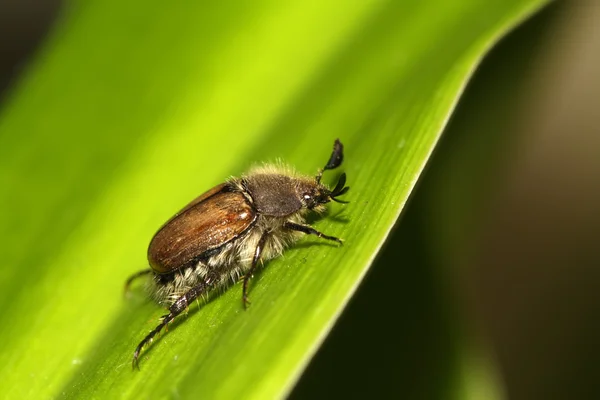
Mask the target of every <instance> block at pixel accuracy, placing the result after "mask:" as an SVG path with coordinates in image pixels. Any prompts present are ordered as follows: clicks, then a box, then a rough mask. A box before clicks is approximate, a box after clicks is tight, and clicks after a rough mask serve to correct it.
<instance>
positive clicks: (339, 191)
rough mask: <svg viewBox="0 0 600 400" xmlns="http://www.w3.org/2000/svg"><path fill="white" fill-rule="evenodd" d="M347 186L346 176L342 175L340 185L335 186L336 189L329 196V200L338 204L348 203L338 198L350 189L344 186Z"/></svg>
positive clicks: (339, 180)
mask: <svg viewBox="0 0 600 400" xmlns="http://www.w3.org/2000/svg"><path fill="white" fill-rule="evenodd" d="M345 184H346V174H345V173H343V174H342V175H340V179H338V183H337V184H336V185H335V188H333V190H332V191H331V194H329V198H330V199H331V200H333V201H335V202H337V203H348V202H347V201H343V200H338V199H337V198H336V197H338V196H341V195H343V194H345V193H346V192H347V191H348V190H350V188H349V187H348V186H345V187H344V185H345Z"/></svg>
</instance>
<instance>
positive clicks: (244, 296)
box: [242, 233, 269, 309]
mask: <svg viewBox="0 0 600 400" xmlns="http://www.w3.org/2000/svg"><path fill="white" fill-rule="evenodd" d="M268 237H269V234H268V233H263V235H262V236H261V237H260V240H259V241H258V244H257V245H256V250H254V257H253V258H252V265H251V266H250V269H249V270H248V272H246V275H244V283H243V285H242V303H244V309H247V308H248V305H249V304H250V300H248V283H249V282H250V278H252V274H254V271H256V267H257V266H258V260H260V255H261V254H262V251H263V250H264V248H265V243H266V242H267V238H268Z"/></svg>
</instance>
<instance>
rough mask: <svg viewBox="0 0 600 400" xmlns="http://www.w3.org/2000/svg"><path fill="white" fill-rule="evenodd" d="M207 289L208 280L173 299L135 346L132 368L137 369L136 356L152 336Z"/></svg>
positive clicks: (151, 339) (208, 286) (208, 285)
mask: <svg viewBox="0 0 600 400" xmlns="http://www.w3.org/2000/svg"><path fill="white" fill-rule="evenodd" d="M209 289H210V284H209V283H208V282H201V283H199V284H198V285H196V286H194V287H193V288H191V289H190V290H188V291H187V292H185V294H184V295H183V296H181V297H180V298H178V299H177V300H176V301H175V303H173V304H172V305H171V307H169V313H168V314H166V315H163V316H162V317H161V321H160V324H158V326H157V327H156V328H154V329H153V330H152V331H151V332H150V333H149V334H148V335H147V336H146V337H145V338H144V339H143V340H142V341H141V342H140V344H138V346H137V347H136V349H135V352H134V353H133V361H132V363H131V366H132V367H133V368H135V367H137V368H138V369H139V366H138V358H139V356H140V353H141V351H142V348H143V347H144V346H145V345H146V344H147V343H151V342H152V341H153V340H154V336H156V335H157V334H158V333H159V332H160V331H161V330H162V329H163V328H164V327H165V326H167V324H168V323H169V322H171V321H173V320H174V319H175V317H177V316H178V315H179V314H181V312H182V311H184V310H185V309H187V307H188V305H189V304H190V303H192V302H193V301H194V300H196V299H197V298H198V297H199V296H200V295H202V294H203V293H206V291H207V290H209Z"/></svg>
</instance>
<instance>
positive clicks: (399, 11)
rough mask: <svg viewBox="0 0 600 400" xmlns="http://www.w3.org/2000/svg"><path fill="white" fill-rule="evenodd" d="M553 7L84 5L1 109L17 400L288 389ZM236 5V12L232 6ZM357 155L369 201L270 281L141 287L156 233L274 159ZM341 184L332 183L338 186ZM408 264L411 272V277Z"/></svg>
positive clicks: (11, 362) (9, 380) (7, 360)
mask: <svg viewBox="0 0 600 400" xmlns="http://www.w3.org/2000/svg"><path fill="white" fill-rule="evenodd" d="M544 3H545V2H544V1H542V0H519V1H517V0H512V1H507V0H495V1H487V2H481V1H477V0H470V1H469V0H461V1H449V2H445V1H430V2H417V1H411V2H408V1H406V2H395V1H387V2H385V1H361V2H345V1H344V2H342V1H329V2H326V3H320V2H315V3H310V2H309V3H306V2H295V3H282V2H261V3H258V2H252V3H245V2H235V4H233V3H229V4H219V5H211V6H206V5H203V4H201V3H200V2H191V1H188V2H177V3H169V4H167V3H164V2H159V1H144V2H142V1H139V0H137V1H129V2H125V3H123V2H120V1H119V2H117V1H115V0H103V1H99V0H89V1H79V2H74V3H71V4H70V5H68V7H67V10H66V11H67V12H66V13H65V15H64V17H63V19H62V20H61V21H60V22H59V24H58V25H57V27H56V30H55V31H54V33H53V35H52V36H51V37H50V38H49V39H48V40H47V42H46V43H45V46H44V48H43V49H42V51H41V52H40V54H39V55H38V57H37V60H36V61H35V63H34V64H33V65H32V66H31V68H30V69H29V71H28V73H27V75H26V77H25V78H24V80H23V81H22V82H20V84H19V85H18V87H16V88H15V90H14V92H13V94H12V97H11V98H10V99H9V101H8V102H7V104H5V106H4V109H3V111H2V113H1V114H0V141H1V146H0V179H1V181H0V182H1V183H2V187H3V189H4V190H3V191H2V193H0V206H1V207H2V209H3V210H4V212H3V214H2V221H0V222H1V223H0V239H1V240H2V243H3V246H2V248H3V257H2V261H3V265H2V268H1V269H0V304H1V305H2V306H3V307H2V309H3V313H4V321H5V322H4V323H3V324H2V325H1V326H0V339H1V341H2V344H3V351H2V352H1V353H0V376H2V377H3V379H2V380H3V392H4V393H6V396H7V397H8V398H48V397H57V396H63V397H67V398H91V397H102V398H112V397H117V396H119V397H123V398H133V397H135V398H153V397H166V396H170V397H184V398H189V397H194V398H198V397H201V398H207V397H209V398H216V397H218V398H235V397H240V396H242V395H243V396H244V398H270V397H277V396H282V395H284V394H285V393H288V392H289V390H290V389H291V387H292V386H293V384H294V382H295V381H296V380H297V378H298V376H299V375H300V374H301V373H302V370H303V367H304V366H305V365H306V363H307V362H308V361H309V359H310V357H311V355H312V354H313V353H314V352H315V351H316V349H317V347H318V346H319V344H320V343H321V341H322V340H323V338H324V337H325V335H326V334H327V333H328V331H329V329H330V328H331V326H332V324H333V323H334V322H335V319H336V317H337V316H338V315H339V313H340V312H341V311H342V308H343V307H344V305H345V303H346V302H347V301H348V299H349V297H350V296H351V295H352V293H353V291H354V290H355V288H356V287H357V285H358V284H359V282H360V280H361V278H362V277H363V276H364V274H365V273H366V271H367V269H368V267H369V265H370V264H371V263H372V261H373V259H374V257H375V256H376V254H377V252H378V250H379V249H380V248H381V246H382V244H383V241H384V240H385V238H386V236H387V234H388V233H389V231H390V229H391V228H392V226H393V224H394V223H395V221H396V219H397V218H398V215H399V213H400V211H401V209H402V207H403V205H404V204H405V202H406V199H407V197H408V195H409V194H410V191H411V190H412V188H413V186H414V184H415V182H416V180H417V178H418V177H419V174H420V173H421V171H422V169H423V167H424V165H425V163H426V162H427V159H428V157H429V155H430V154H431V151H432V150H433V147H434V145H435V143H436V141H437V139H438V137H439V135H440V133H441V131H442V129H443V127H444V125H445V123H446V121H447V119H448V117H449V115H450V112H451V111H452V108H453V107H454V105H455V103H456V101H457V99H458V97H459V95H460V93H461V91H462V89H463V87H464V85H465V83H466V81H467V79H468V78H469V76H470V74H471V73H472V71H473V69H474V68H475V67H476V65H477V63H478V62H479V60H480V59H481V57H482V56H483V55H484V53H485V51H486V50H487V49H489V47H490V46H491V45H492V44H493V43H494V42H495V41H497V40H498V38H499V37H500V36H501V35H502V34H504V33H505V32H506V31H507V30H509V29H511V27H513V26H514V25H515V24H517V23H518V22H519V21H521V20H523V19H524V18H526V17H527V16H528V15H530V14H531V13H532V12H534V11H536V10H537V9H538V8H539V7H541V6H542V5H543V4H544ZM215 4H216V3H215ZM336 137H339V138H340V139H341V140H342V142H343V143H344V144H345V146H346V158H345V164H344V166H343V168H344V170H345V172H346V173H347V175H348V184H349V185H350V186H351V187H352V189H351V190H350V192H349V193H348V194H347V196H346V197H347V199H348V200H350V201H351V203H350V204H348V205H339V204H333V205H332V206H331V207H330V213H329V214H328V215H327V216H326V217H325V218H322V219H319V220H316V221H315V223H314V225H315V227H316V228H317V229H319V230H321V231H324V232H326V233H327V234H330V235H335V236H339V237H342V238H344V239H345V241H346V242H345V243H346V245H345V246H343V247H341V248H338V247H336V246H331V245H329V244H328V243H323V242H322V241H319V240H318V239H315V238H305V239H303V241H302V242H301V243H300V244H299V245H297V246H295V247H294V248H293V249H290V250H289V251H287V252H286V253H285V255H284V257H281V258H279V259H277V260H273V261H271V262H269V263H268V265H267V266H268V267H267V268H265V269H264V271H263V272H261V273H260V274H258V276H257V277H255V279H254V280H253V281H252V288H251V292H250V297H251V299H252V301H253V303H252V306H251V307H250V309H249V310H248V311H246V312H244V311H243V308H242V306H241V299H240V297H241V288H240V285H235V286H234V287H233V288H231V289H230V290H228V291H226V292H225V293H224V294H223V295H221V296H218V297H217V298H216V299H214V300H212V301H210V302H209V303H208V304H206V305H204V306H202V307H201V308H200V309H199V310H198V308H197V307H191V308H190V312H189V314H188V316H187V317H185V316H183V317H181V318H179V319H178V321H176V322H175V323H174V324H173V325H171V326H170V327H169V332H168V333H167V334H163V335H162V336H161V337H160V340H158V341H155V342H154V344H153V345H152V346H150V347H149V348H148V349H147V350H146V351H145V352H144V353H143V355H142V358H141V371H139V372H138V371H131V364H130V363H131V356H132V352H133V349H134V348H135V346H136V345H137V343H138V342H139V341H140V340H141V339H142V338H143V337H144V336H145V334H146V333H147V332H148V331H149V330H151V329H152V328H154V327H155V326H156V324H157V319H158V317H159V316H160V315H162V314H164V310H161V309H160V308H158V307H157V306H156V305H154V304H152V303H150V302H148V301H145V300H144V293H143V290H142V288H141V287H140V286H137V287H136V288H135V290H134V291H133V296H132V297H130V298H127V299H123V298H122V285H123V282H124V280H125V279H126V278H127V277H128V276H129V275H130V274H131V273H133V272H135V271H136V270H139V269H143V268H146V267H147V265H146V261H145V251H146V246H147V243H148V241H149V239H150V237H151V236H152V234H153V233H154V232H155V230H156V229H157V228H158V227H159V226H160V225H161V224H162V223H163V222H164V221H165V220H166V219H168V218H169V217H170V216H171V215H172V214H173V213H174V212H175V211H177V210H178V209H179V208H180V207H181V206H182V205H184V204H185V203H186V202H188V201H189V200H190V199H192V198H193V197H195V196H196V195H198V194H199V193H201V192H203V191H205V190H206V189H208V188H210V187H211V186H214V185H216V184H218V183H220V182H222V181H223V180H224V179H225V178H226V177H228V176H229V175H237V174H239V173H241V172H243V171H244V170H245V169H247V168H248V167H249V166H250V165H251V164H252V163H253V162H259V161H268V160H275V159H276V158H282V159H284V160H285V161H287V162H289V163H290V164H292V165H294V166H296V168H297V169H298V170H299V171H301V172H303V173H306V174H309V175H312V174H314V173H315V171H316V169H317V168H318V167H320V166H322V165H323V164H324V162H325V161H326V160H327V157H328V156H329V153H330V150H331V144H332V142H333V139H334V138H336ZM333 175H334V174H331V173H330V174H328V175H326V176H325V178H324V179H325V181H328V180H331V179H333V177H334V176H333ZM398 262H399V264H400V263H401V260H399V261H398Z"/></svg>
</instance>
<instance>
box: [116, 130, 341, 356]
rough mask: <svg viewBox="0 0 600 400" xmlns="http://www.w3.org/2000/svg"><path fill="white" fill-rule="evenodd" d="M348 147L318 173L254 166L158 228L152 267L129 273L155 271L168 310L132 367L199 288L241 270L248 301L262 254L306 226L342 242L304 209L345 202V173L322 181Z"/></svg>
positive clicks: (220, 283) (153, 287) (217, 284)
mask: <svg viewBox="0 0 600 400" xmlns="http://www.w3.org/2000/svg"><path fill="white" fill-rule="evenodd" d="M343 149H344V148H343V145H342V143H341V142H340V141H339V140H336V141H335V143H334V146H333V152H332V154H331V157H330V158H329V161H328V162H327V164H326V165H325V167H324V168H322V169H320V170H319V172H318V174H317V176H316V178H311V177H307V176H301V175H298V174H297V173H295V172H293V170H292V169H290V168H287V167H283V166H280V165H272V164H265V165H263V166H260V167H256V168H254V169H252V170H250V172H249V173H247V174H245V175H243V176H242V177H241V178H231V179H229V180H228V181H227V182H225V183H222V184H220V185H218V186H215V187H214V188H212V189H210V190H209V191H207V192H206V193H204V194H202V195H200V196H199V197H198V198H196V199H195V200H193V201H192V202H191V203H190V204H188V205H187V206H186V207H184V208H183V209H182V210H181V211H180V212H178V213H177V214H176V215H175V216H173V217H172V218H171V219H170V220H169V221H167V222H166V223H165V224H164V225H163V226H162V227H161V228H160V229H159V230H158V232H157V233H156V234H155V235H154V237H153V238H152V241H151V242H150V246H149V247H148V261H149V263H150V268H149V269H145V270H143V271H140V272H138V273H136V274H134V275H133V276H131V277H130V278H129V279H128V280H127V282H126V288H128V287H129V285H130V284H131V282H132V281H133V280H134V279H136V278H138V277H141V276H144V275H151V279H150V282H149V288H150V291H151V293H152V296H153V297H154V299H155V300H156V301H157V302H158V303H159V304H161V305H164V306H166V307H168V309H169V313H168V314H167V315H164V316H163V317H162V318H161V322H160V324H159V325H158V326H157V327H156V328H155V329H154V330H152V331H151V332H150V333H149V334H148V335H147V336H146V337H145V338H144V339H143V340H142V341H141V342H140V344H139V345H138V346H137V348H136V349H135V352H134V355H133V366H134V367H135V366H137V365H138V358H139V355H140V352H141V351H142V348H143V347H144V346H145V345H146V344H147V343H150V342H151V341H152V340H153V338H154V336H156V334H158V333H159V332H160V331H161V330H162V328H163V327H165V326H166V325H167V324H168V323H169V322H171V321H173V320H174V319H175V317H177V316H178V315H179V314H180V313H181V312H182V311H184V310H185V309H186V308H187V307H188V305H189V304H190V303H192V302H193V301H194V300H196V299H197V298H198V297H199V296H201V295H205V294H208V293H210V292H212V291H214V290H215V289H219V288H224V287H226V286H228V285H229V284H231V283H233V282H236V281H238V280H239V279H240V278H242V277H243V284H242V301H243V304H244V307H247V306H248V304H249V301H248V282H249V280H250V278H251V277H252V274H253V272H254V271H255V269H256V268H257V266H258V263H259V261H260V260H262V261H266V260H269V259H271V258H274V257H277V256H279V255H280V254H281V253H282V252H283V250H284V249H285V248H286V247H287V246H289V245H291V244H292V243H294V242H295V241H296V240H298V239H299V238H300V237H301V236H302V235H303V234H310V235H316V236H318V237H320V238H323V239H327V240H331V241H335V242H338V243H340V244H341V243H342V241H341V239H338V238H336V237H333V236H328V235H325V234H323V233H321V232H319V231H317V230H315V229H314V228H312V227H311V226H310V225H307V224H306V223H305V220H304V217H305V216H306V214H307V213H308V212H310V211H315V212H322V211H324V210H325V204H327V203H329V202H330V201H332V200H333V201H336V202H340V203H344V202H343V201H341V200H339V199H338V197H339V196H341V195H343V194H344V193H346V192H347V191H348V189H349V188H348V187H347V186H345V184H346V174H344V173H343V174H341V175H340V178H339V180H338V182H337V184H336V185H335V187H334V188H333V190H331V189H329V188H328V187H327V186H325V185H324V184H322V183H321V176H322V175H323V172H324V171H325V170H330V169H334V168H337V167H339V166H340V165H341V163H342V160H343V158H344V155H343Z"/></svg>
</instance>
